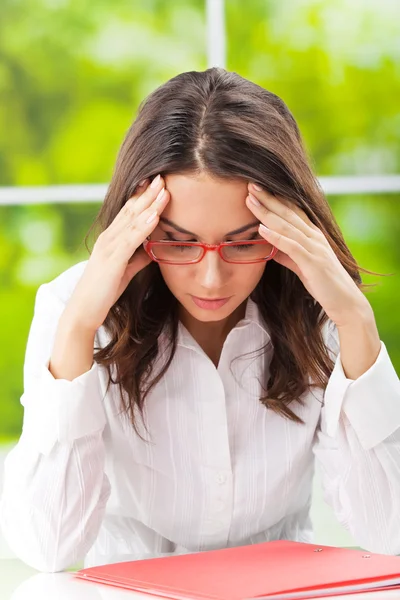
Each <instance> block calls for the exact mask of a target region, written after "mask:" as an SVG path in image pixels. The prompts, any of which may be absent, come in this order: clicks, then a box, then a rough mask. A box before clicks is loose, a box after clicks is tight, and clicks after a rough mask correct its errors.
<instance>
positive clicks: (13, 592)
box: [0, 559, 400, 600]
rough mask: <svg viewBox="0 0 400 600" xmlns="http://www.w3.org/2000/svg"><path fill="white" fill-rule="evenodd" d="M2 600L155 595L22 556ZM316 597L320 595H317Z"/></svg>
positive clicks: (3, 568)
mask: <svg viewBox="0 0 400 600" xmlns="http://www.w3.org/2000/svg"><path fill="white" fill-rule="evenodd" d="M0 598H1V600H36V599H39V598H40V600H55V599H57V600H128V599H129V598H131V599H133V598H135V600H151V599H152V598H155V597H154V596H150V595H148V594H141V593H136V592H130V591H128V590H122V589H118V588H113V587H111V586H107V585H100V584H95V583H92V582H90V581H83V580H80V579H77V578H75V577H74V574H73V573H72V572H65V573H39V572H38V571H35V570H34V569H32V568H30V567H28V566H27V565H25V564H24V563H23V562H21V561H20V560H15V559H5V560H0ZM339 598H340V599H341V600H345V599H347V600H389V599H393V600H394V599H395V598H396V599H397V600H400V590H388V591H386V592H368V593H360V594H346V595H345V596H330V600H338V599H339ZM314 600H316V599H314Z"/></svg>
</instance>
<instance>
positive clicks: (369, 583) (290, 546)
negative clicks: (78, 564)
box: [75, 541, 400, 600]
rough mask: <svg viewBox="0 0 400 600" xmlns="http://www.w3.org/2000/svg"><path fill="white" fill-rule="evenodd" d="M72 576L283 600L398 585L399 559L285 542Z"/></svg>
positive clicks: (204, 595)
mask: <svg viewBox="0 0 400 600" xmlns="http://www.w3.org/2000/svg"><path fill="white" fill-rule="evenodd" d="M75 576H76V577H79V578H82V579H86V580H90V581H94V582H97V583H104V584H107V585H112V586H117V587H122V588H127V589H130V590H135V591H138V592H145V593H148V594H153V595H156V596H161V597H163V598H173V599H177V600H188V599H190V600H205V599H209V600H250V599H253V598H257V599H258V600H260V599H261V598H265V599H266V600H289V599H297V598H298V599H303V598H315V597H321V596H330V595H338V594H348V593H355V592H361V591H366V590H380V589H387V588H390V589H393V588H398V587H400V557H398V556H388V555H385V554H372V553H370V552H365V551H361V550H351V549H348V548H335V547H332V546H316V545H313V544H304V543H300V542H290V541H274V542H263V543H261V544H253V545H250V546H239V547H236V548H226V549H223V550H209V551H205V552H197V553H194V554H180V555H171V556H168V557H162V558H149V559H145V560H137V561H129V562H121V563H114V564H110V565H102V566H98V567H90V568H87V569H81V570H80V571H78V572H77V573H75Z"/></svg>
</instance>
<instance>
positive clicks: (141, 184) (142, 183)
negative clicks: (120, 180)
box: [139, 178, 147, 187]
mask: <svg viewBox="0 0 400 600" xmlns="http://www.w3.org/2000/svg"><path fill="white" fill-rule="evenodd" d="M146 182H147V178H146V179H143V181H141V182H140V183H139V187H143V186H144V184H145V183H146Z"/></svg>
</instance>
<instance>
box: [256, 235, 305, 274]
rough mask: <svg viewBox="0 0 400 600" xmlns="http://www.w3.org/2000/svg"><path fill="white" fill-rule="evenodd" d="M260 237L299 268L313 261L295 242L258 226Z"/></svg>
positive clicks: (303, 248) (303, 247) (302, 247)
mask: <svg viewBox="0 0 400 600" xmlns="http://www.w3.org/2000/svg"><path fill="white" fill-rule="evenodd" d="M258 230H259V233H260V235H261V236H262V237H263V238H264V239H266V240H267V241H268V242H270V243H271V244H272V245H273V246H275V248H278V250H280V251H281V252H283V253H284V254H286V255H287V256H289V258H291V259H292V260H293V261H294V262H295V263H296V264H297V265H298V266H299V267H301V265H302V264H308V263H310V262H311V261H312V260H313V254H312V253H311V252H309V251H308V250H307V248H305V246H304V245H303V244H300V243H299V242H298V241H297V240H295V239H293V238H290V237H286V236H284V235H282V234H281V233H279V232H277V231H274V230H272V229H269V228H268V227H265V226H262V225H260V226H259V228H258Z"/></svg>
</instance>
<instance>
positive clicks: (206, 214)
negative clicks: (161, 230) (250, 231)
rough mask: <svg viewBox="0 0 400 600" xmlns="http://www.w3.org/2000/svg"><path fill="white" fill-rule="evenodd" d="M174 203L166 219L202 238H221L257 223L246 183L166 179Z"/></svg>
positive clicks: (176, 176)
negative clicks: (248, 200)
mask: <svg viewBox="0 0 400 600" xmlns="http://www.w3.org/2000/svg"><path fill="white" fill-rule="evenodd" d="M165 185H166V189H167V190H168V191H169V192H170V194H171V200H170V202H169V203H168V204H167V206H166V208H165V209H164V211H163V213H162V214H163V216H165V217H166V218H167V219H170V220H171V221H174V223H176V224H177V225H180V226H181V227H183V228H184V229H187V230H188V231H192V232H194V233H198V234H199V235H200V236H210V235H211V236H212V235H215V236H216V237H221V236H223V235H225V233H227V232H229V231H234V230H235V229H239V227H243V225H247V224H249V223H251V222H253V221H254V215H253V214H252V212H251V211H250V210H249V209H248V208H247V206H246V203H245V198H246V196H247V182H246V181H244V180H239V179H231V180H225V179H216V178H212V177H211V176H209V175H206V174H203V173H202V174H201V175H196V176H195V175H181V174H173V175H166V176H165Z"/></svg>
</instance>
